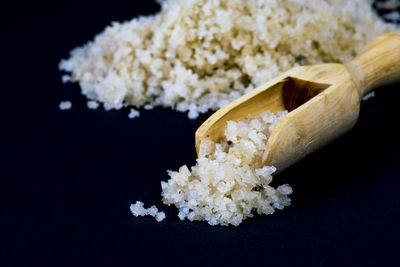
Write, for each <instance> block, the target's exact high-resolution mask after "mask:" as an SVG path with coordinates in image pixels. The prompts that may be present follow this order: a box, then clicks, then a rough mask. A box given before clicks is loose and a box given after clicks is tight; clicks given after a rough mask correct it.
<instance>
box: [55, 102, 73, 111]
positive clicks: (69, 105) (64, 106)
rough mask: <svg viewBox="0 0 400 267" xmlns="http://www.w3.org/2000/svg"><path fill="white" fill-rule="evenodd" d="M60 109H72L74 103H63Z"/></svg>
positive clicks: (59, 106)
mask: <svg viewBox="0 0 400 267" xmlns="http://www.w3.org/2000/svg"><path fill="white" fill-rule="evenodd" d="M58 108H59V109H61V110H68V109H71V108H72V103H71V101H61V102H60V104H59V105H58Z"/></svg>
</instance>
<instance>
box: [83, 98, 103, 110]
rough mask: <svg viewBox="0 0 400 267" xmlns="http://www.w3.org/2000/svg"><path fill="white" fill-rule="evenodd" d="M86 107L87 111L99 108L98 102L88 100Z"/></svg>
mask: <svg viewBox="0 0 400 267" xmlns="http://www.w3.org/2000/svg"><path fill="white" fill-rule="evenodd" d="M86 106H87V107H88V108H89V109H97V108H98V107H99V106H100V104H99V103H98V102H96V101H93V100H89V101H87V102H86Z"/></svg>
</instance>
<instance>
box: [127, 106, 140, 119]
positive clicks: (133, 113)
mask: <svg viewBox="0 0 400 267" xmlns="http://www.w3.org/2000/svg"><path fill="white" fill-rule="evenodd" d="M128 117H129V119H134V118H137V117H140V112H139V111H138V110H136V109H134V108H131V110H130V111H129V114H128Z"/></svg>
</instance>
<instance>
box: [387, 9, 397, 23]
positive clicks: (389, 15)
mask: <svg viewBox="0 0 400 267" xmlns="http://www.w3.org/2000/svg"><path fill="white" fill-rule="evenodd" d="M383 17H384V18H385V19H387V20H390V21H393V22H396V21H397V22H400V13H399V12H398V11H392V12H389V13H387V14H384V15H383Z"/></svg>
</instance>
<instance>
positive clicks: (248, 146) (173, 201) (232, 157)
mask: <svg viewBox="0 0 400 267" xmlns="http://www.w3.org/2000/svg"><path fill="white" fill-rule="evenodd" d="M286 114H287V112H279V113H278V114H273V113H271V112H264V113H261V114H259V115H256V116H248V117H247V118H245V119H242V120H239V121H228V123H227V127H226V130H225V138H224V139H223V140H221V141H220V142H218V143H214V142H212V141H211V140H208V139H204V140H203V141H202V142H201V144H200V151H199V157H198V159H197V163H196V165H195V166H193V167H192V168H191V169H189V168H188V167H187V166H186V165H184V166H182V167H181V168H180V169H179V171H177V172H175V171H168V175H169V176H170V179H169V180H168V181H167V182H162V183H161V190H162V197H163V202H164V204H167V205H174V206H176V207H177V208H178V210H179V212H178V217H179V219H180V220H185V219H187V220H190V221H203V220H205V221H207V222H208V223H209V224H210V225H234V226H237V225H239V224H240V223H242V221H243V220H245V219H247V218H249V217H253V216H254V213H257V214H259V215H261V214H273V213H274V212H275V209H283V208H284V207H285V206H289V205H290V198H289V195H290V194H291V193H292V192H293V190H292V188H291V187H290V186H289V185H287V184H284V185H280V186H278V187H277V188H274V187H272V186H270V183H271V181H272V174H273V173H274V172H275V171H276V168H275V167H273V166H261V158H262V154H263V152H264V148H265V144H266V142H267V139H268V137H269V135H270V133H271V131H272V130H273V129H274V127H275V126H276V125H277V124H278V123H279V121H280V120H281V119H282V118H283V116H285V115H286Z"/></svg>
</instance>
